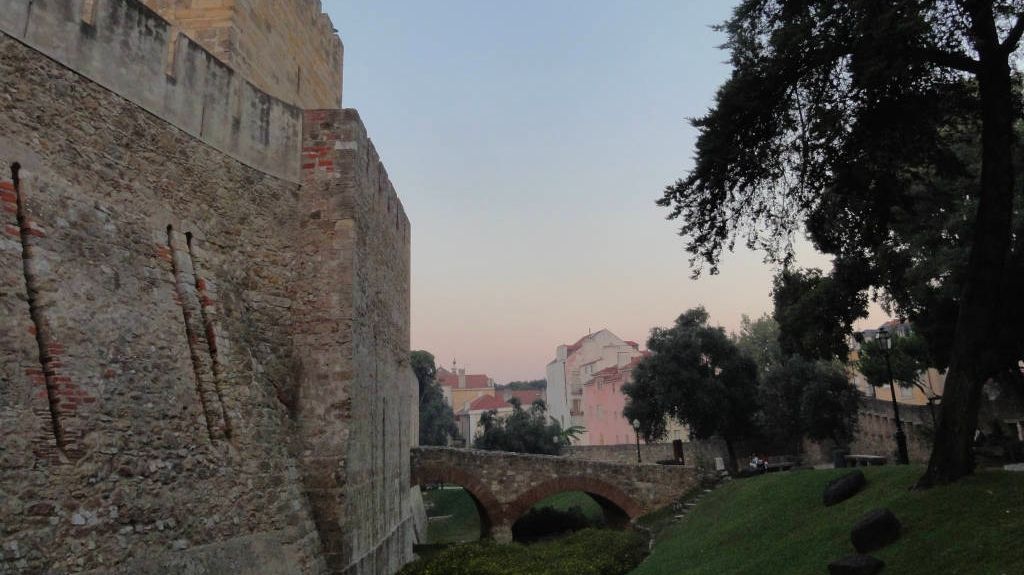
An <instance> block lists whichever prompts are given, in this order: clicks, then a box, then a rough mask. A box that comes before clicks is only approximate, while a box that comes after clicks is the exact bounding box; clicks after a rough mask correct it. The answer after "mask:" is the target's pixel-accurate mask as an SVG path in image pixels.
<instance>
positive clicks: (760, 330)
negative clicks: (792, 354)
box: [733, 314, 782, 378]
mask: <svg viewBox="0 0 1024 575" xmlns="http://www.w3.org/2000/svg"><path fill="white" fill-rule="evenodd" d="M733 341H734V342H736V347H737V348H739V350H740V353H742V354H743V355H746V356H747V357H749V358H751V359H753V360H754V361H755V362H757V371H758V373H759V374H760V375H761V377H762V378H763V377H764V376H765V374H767V373H768V372H770V371H771V370H772V368H773V367H775V366H778V365H779V364H780V363H781V362H782V348H781V346H780V345H779V322H777V321H775V318H773V317H772V316H770V315H768V314H764V315H762V316H761V317H759V318H757V319H756V320H751V319H750V316H748V315H747V314H743V316H742V318H741V319H740V331H739V333H737V334H735V335H734V336H733Z"/></svg>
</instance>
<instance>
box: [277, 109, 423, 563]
mask: <svg viewBox="0 0 1024 575" xmlns="http://www.w3.org/2000/svg"><path fill="white" fill-rule="evenodd" d="M304 133H305V138H304V142H303V162H304V163H303V172H304V179H303V186H302V191H301V203H302V205H303V206H305V209H307V210H308V212H307V213H306V214H304V216H303V217H304V225H303V228H304V230H303V235H302V237H303V239H302V240H300V242H301V243H303V244H304V245H306V246H307V247H306V249H305V250H304V251H305V254H304V257H303V261H302V262H301V267H302V272H301V276H302V278H303V287H302V290H303V294H304V296H303V297H304V298H305V299H306V300H307V301H308V302H311V305H308V307H309V310H310V312H309V314H308V315H307V316H306V317H307V318H308V321H309V325H308V326H307V327H305V328H304V329H302V330H300V333H299V335H298V336H297V340H296V343H297V345H298V347H299V350H300V353H301V354H302V356H303V358H304V359H303V363H304V365H307V366H309V368H307V369H305V370H304V371H303V374H302V378H303V382H302V388H303V390H304V391H303V393H302V395H301V397H300V398H299V404H300V410H302V411H303V412H305V413H308V414H312V415H313V416H312V417H306V418H304V421H303V425H304V426H305V430H304V433H303V436H304V437H305V438H306V445H305V448H304V451H303V454H304V462H305V464H306V467H307V468H309V469H311V470H313V471H312V473H313V474H314V475H315V476H316V477H315V480H314V483H315V485H316V491H315V494H314V501H315V502H319V503H315V504H314V508H315V509H316V510H317V511H318V513H320V515H318V517H317V521H318V523H319V524H321V525H324V526H327V525H337V523H336V522H335V516H334V515H335V514H341V516H342V517H345V518H358V522H356V523H355V524H354V526H358V528H350V529H345V528H343V527H344V526H343V527H342V528H339V529H331V528H326V529H321V532H322V533H327V534H328V535H327V539H326V540H325V549H326V550H327V558H328V564H329V565H332V566H333V568H335V569H338V570H341V569H347V572H349V573H353V574H376V573H390V572H393V571H395V570H397V568H398V567H400V566H401V565H402V564H403V563H405V562H407V561H408V560H410V559H411V549H412V537H413V531H412V529H413V526H412V520H411V511H410V505H411V503H410V501H409V490H408V483H407V482H406V483H403V481H406V480H407V479H408V477H409V448H410V447H411V446H412V445H413V444H414V443H415V441H416V435H415V434H416V429H417V427H416V426H414V423H415V422H414V421H413V416H412V410H413V406H414V405H416V400H415V393H416V392H415V390H416V389H417V384H416V380H415V376H413V374H412V370H411V368H410V367H409V324H408V317H409V282H408V277H409V263H410V260H409V258H410V252H409V249H410V244H409V238H410V228H409V220H408V218H406V216H405V213H404V211H403V208H402V205H401V202H400V201H399V200H398V196H397V194H396V193H395V190H394V188H393V187H392V186H391V183H390V181H389V180H388V177H387V173H386V172H385V171H384V167H383V165H382V164H381V162H380V159H379V158H378V157H377V153H376V151H375V150H374V148H373V145H372V143H371V142H370V140H369V138H368V137H367V135H366V130H365V128H364V127H363V125H362V123H361V122H360V120H359V116H358V114H356V112H355V111H354V110H314V111H309V112H307V113H306V122H305V129H304ZM339 255H342V256H343V257H341V258H339V257H338V256H339ZM339 300H340V301H343V302H344V305H342V306H338V305H337V304H336V303H332V302H337V301H339ZM332 310H333V311H332ZM339 348H340V349H344V350H345V353H344V354H343V357H341V358H339V357H337V356H336V354H334V353H331V351H332V350H334V349H339ZM332 381H344V382H345V385H344V386H343V387H337V386H334V385H323V382H332ZM332 406H339V407H340V409H341V410H342V411H343V412H344V413H345V414H346V415H347V416H348V417H346V418H344V419H338V418H337V417H336V415H335V413H336V412H335V411H334V409H333V408H332ZM325 464H327V465H325ZM325 471H329V473H325Z"/></svg>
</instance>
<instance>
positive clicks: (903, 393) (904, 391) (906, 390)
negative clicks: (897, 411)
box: [899, 385, 914, 399]
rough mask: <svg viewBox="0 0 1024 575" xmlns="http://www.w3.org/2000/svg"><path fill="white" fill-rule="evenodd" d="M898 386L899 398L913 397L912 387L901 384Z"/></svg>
mask: <svg viewBox="0 0 1024 575" xmlns="http://www.w3.org/2000/svg"><path fill="white" fill-rule="evenodd" d="M899 388H900V398H901V399H913V397H914V388H913V387H904V386H902V385H901V386H899Z"/></svg>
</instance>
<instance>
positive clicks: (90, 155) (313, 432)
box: [0, 0, 416, 575]
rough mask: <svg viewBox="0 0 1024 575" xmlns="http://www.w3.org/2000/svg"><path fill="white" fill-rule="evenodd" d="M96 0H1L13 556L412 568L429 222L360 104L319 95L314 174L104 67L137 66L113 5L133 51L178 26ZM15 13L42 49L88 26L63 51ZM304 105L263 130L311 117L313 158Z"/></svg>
mask: <svg viewBox="0 0 1024 575" xmlns="http://www.w3.org/2000/svg"><path fill="white" fill-rule="evenodd" d="M82 7H83V4H82V2H79V1H77V0H73V1H69V2H58V1H57V0H36V2H34V3H33V8H32V15H31V18H29V19H28V20H27V21H26V20H25V19H24V18H22V16H23V15H25V14H27V13H24V12H23V10H22V9H23V8H24V4H23V3H21V2H16V1H13V0H0V30H2V31H3V32H0V77H2V78H3V79H4V81H3V82H0V169H2V170H3V172H0V219H2V222H0V224H2V229H0V280H2V283H0V573H17V574H19V575H20V574H29V573H78V572H93V573H162V572H167V573H195V574H206V573H209V574H214V573H289V574H291V573H316V574H319V573H326V572H332V573H353V574H364V573H375V574H376V573H390V572H393V571H395V570H396V569H397V567H398V566H399V565H401V564H402V563H404V562H405V561H407V560H408V559H410V558H411V551H412V550H411V544H412V537H413V536H412V532H413V527H412V520H411V514H410V511H409V508H410V499H411V497H410V491H409V484H410V480H409V477H410V471H409V458H408V449H409V445H410V444H411V442H412V441H414V440H415V434H414V433H413V432H411V431H410V430H412V429H415V415H414V405H415V402H414V401H413V399H414V397H413V396H414V394H415V391H414V390H415V389H416V385H415V379H414V377H413V376H412V373H411V370H410V369H409V367H408V313H409V291H408V290H409V283H408V273H409V224H408V220H407V219H406V218H405V215H404V213H403V211H402V207H401V204H400V203H399V201H398V198H397V196H396V195H395V194H394V190H393V189H392V188H391V186H390V183H389V182H388V179H387V175H386V173H385V172H384V170H383V167H382V165H381V164H380V161H379V159H378V158H377V156H376V153H375V152H374V151H373V148H372V145H371V144H370V142H369V140H368V138H367V137H366V133H365V130H364V128H363V127H362V124H361V123H360V121H359V118H358V116H357V114H356V113H355V112H354V111H351V110H345V111H340V110H334V111H330V112H310V113H307V115H306V117H305V125H306V126H307V127H308V128H309V130H310V132H309V134H307V138H306V140H307V142H315V143H316V144H317V145H316V146H310V147H317V148H323V149H321V150H318V152H317V153H316V154H315V156H316V157H315V158H314V161H311V162H306V164H307V167H306V168H305V169H303V170H301V176H302V182H301V184H300V183H298V182H297V181H296V182H292V181H289V180H287V179H282V178H280V177H277V176H275V175H274V174H275V173H281V172H282V170H277V171H274V170H266V171H264V170H258V169H255V168H254V167H252V163H249V164H248V165H247V163H243V162H241V161H239V160H238V159H237V157H236V155H235V154H231V155H229V154H227V153H225V151H224V149H223V148H222V147H221V146H220V145H219V144H218V141H217V138H216V137H212V136H211V135H210V134H209V133H207V132H205V131H204V130H199V131H198V132H195V131H193V130H191V129H189V127H188V125H181V124H178V122H177V121H175V119H174V118H166V117H164V116H163V115H161V114H157V115H154V113H155V112H154V113H150V112H153V110H152V109H151V108H149V107H147V106H140V105H139V104H140V103H139V102H138V101H136V99H135V97H134V96H133V94H134V93H133V92H132V91H131V90H128V92H129V94H127V95H119V94H117V93H115V92H111V91H109V90H108V89H106V88H104V87H103V86H101V85H100V84H98V83H96V82H94V81H91V80H90V79H89V78H91V77H93V75H94V74H93V72H95V71H96V69H98V68H100V67H102V66H104V65H105V66H109V67H111V68H116V67H118V66H120V65H122V63H123V62H122V57H117V58H114V57H111V58H110V60H109V61H106V62H105V63H104V62H102V58H103V57H107V56H110V53H109V52H108V51H105V50H108V48H109V49H110V50H113V48H114V44H113V42H114V38H113V30H114V29H113V28H110V27H106V26H107V25H108V24H109V25H110V26H113V25H114V24H115V20H116V24H117V25H118V26H120V28H118V29H117V30H118V32H117V35H119V36H120V37H121V38H122V40H119V41H123V42H124V46H125V51H126V53H127V56H124V57H125V58H131V57H132V50H134V48H133V46H136V43H137V42H142V41H143V40H144V39H145V40H146V41H147V42H156V44H160V42H157V41H156V40H154V39H155V38H158V37H161V34H164V33H165V31H166V28H167V25H166V23H164V22H162V20H160V19H159V18H158V17H157V16H156V15H155V14H152V13H151V12H149V11H148V10H146V9H144V8H142V7H141V5H138V4H136V3H135V2H131V1H127V0H96V15H95V22H96V24H95V26H92V25H90V24H82V23H79V22H78V20H77V18H79V17H80V16H81V13H80V12H78V10H80V9H81V8H82ZM19 18H21V20H18V19H19ZM14 20H18V21H17V22H16V25H15V26H14V27H15V28H18V26H22V27H21V28H19V29H21V30H23V29H24V27H25V26H27V27H28V29H29V30H30V33H29V36H30V37H32V38H35V39H36V40H38V42H37V43H38V44H40V45H42V44H45V42H44V40H45V39H44V38H42V33H43V31H47V30H48V31H49V33H51V34H57V33H58V32H59V31H61V30H65V31H66V30H70V29H71V26H72V24H73V27H74V30H75V31H76V33H79V31H80V30H81V32H80V33H81V34H82V36H81V37H79V36H74V35H70V36H65V37H64V38H61V42H60V45H61V46H65V47H64V48H61V50H63V52H55V53H53V54H50V53H47V52H46V51H45V50H43V48H45V46H43V48H39V49H40V50H42V51H43V52H44V53H47V54H48V55H50V56H51V57H52V58H53V59H51V58H50V57H46V56H44V55H43V54H41V53H40V52H39V51H37V50H36V49H33V48H32V47H30V46H32V45H33V44H32V43H30V42H27V41H26V42H24V43H23V42H20V41H18V40H17V38H16V37H13V36H12V35H9V34H7V33H6V31H7V30H8V29H9V27H10V26H11V25H12V24H11V23H12V21H14ZM104 22H106V23H107V24H104ZM58 24H59V25H58ZM31 30H36V31H35V32H31ZM90 30H91V31H90ZM89 34H93V35H94V36H95V38H94V39H89ZM18 37H20V36H18ZM69 38H80V40H79V41H78V43H79V45H78V47H77V48H76V47H75V42H76V41H75V40H72V39H69ZM103 38H108V39H109V42H110V43H104V42H107V40H102V39H103ZM36 40H33V41H36ZM101 40H102V41H101ZM26 44H28V45H26ZM90 46H91V47H90ZM103 46H106V48H102V47H103ZM181 46H183V45H179V46H178V50H179V51H182V50H185V48H182V47H181ZM37 47H38V46H37ZM151 47H152V46H151ZM101 48H102V49H101ZM188 50H193V49H192V48H188ZM183 53H186V54H192V53H193V52H188V51H186V52H183ZM195 54H196V55H198V56H201V58H199V59H198V60H196V61H195V62H192V63H191V64H189V65H190V66H191V65H196V66H200V67H201V66H208V68H206V69H207V70H208V71H209V70H219V69H221V68H218V66H221V65H220V64H219V63H216V61H215V60H212V59H210V58H209V56H208V55H206V53H205V52H202V51H197V52H195ZM140 57H141V56H140ZM55 60H56V61H55ZM62 64H65V65H67V66H75V65H77V64H81V65H82V67H83V68H84V70H82V74H79V73H78V72H77V71H74V70H72V69H69V68H67V67H65V66H64V65H62ZM183 65H184V64H183ZM128 67H129V71H128V72H127V74H131V73H132V68H131V67H130V66H128ZM198 69H200V68H197V70H198ZM225 70H227V69H226V68H225ZM104 73H107V72H104ZM110 73H111V74H114V72H110ZM117 73H118V74H120V73H121V72H117ZM197 73H198V72H197ZM118 77H120V76H118ZM185 77H187V75H184V76H183V75H179V76H178V80H177V82H178V84H177V86H178V87H180V88H182V90H185V87H183V86H182V85H183V84H187V82H186V81H185V79H184V78H185ZM227 77H228V78H235V76H234V75H233V72H231V71H230V70H228V73H227ZM147 81H148V80H147V77H146V76H145V75H144V74H143V75H140V76H138V77H134V78H133V82H135V83H139V84H145V83H146V82H147ZM236 81H237V79H232V80H231V82H232V83H233V82H236ZM115 84H116V83H115ZM232 85H234V84H232ZM107 86H111V84H107ZM113 87H114V88H117V85H113ZM138 89H139V90H145V89H148V88H145V87H140V88H138ZM189 90H191V91H189ZM196 90H199V92H196ZM175 93H177V92H175ZM204 94H206V95H204ZM136 95H137V94H136ZM180 95H181V97H182V98H183V100H188V101H191V99H192V98H194V99H195V101H205V100H208V99H209V98H211V96H209V95H208V94H207V93H206V92H203V91H202V89H201V88H200V86H199V85H192V86H191V87H190V88H188V89H187V90H186V91H183V92H181V93H180ZM165 96H167V97H168V98H170V96H169V95H167V94H165ZM186 96H187V97H186ZM262 97H263V98H267V97H266V96H265V95H264V96H262ZM172 99H173V98H172ZM209 101H210V102H213V100H209ZM217 105H219V101H218V102H217ZM274 106H279V107H281V106H283V105H281V104H273V105H270V107H269V108H266V110H267V111H268V113H270V114H271V118H273V114H274V112H273V110H274V109H275V108H274ZM280 109H284V108H280ZM288 109H289V110H292V111H293V112H294V116H293V119H294V120H295V125H294V129H293V130H292V129H291V128H288V127H287V126H285V127H283V128H282V131H281V132H277V131H274V132H272V133H271V132H267V133H266V137H267V138H268V143H267V148H268V149H279V150H281V151H282V153H284V151H285V150H287V149H289V148H290V147H291V145H290V144H289V145H282V146H281V147H280V148H277V144H278V143H279V142H277V141H275V139H277V138H281V141H288V139H289V138H291V137H293V135H294V137H295V138H296V139H295V146H294V158H293V159H292V158H289V161H292V162H293V163H294V165H295V167H296V170H295V173H296V174H297V175H298V174H300V171H299V170H300V168H299V166H300V163H301V162H302V161H303V160H302V157H301V155H302V152H301V150H300V138H301V127H302V120H303V119H302V118H301V117H300V116H301V114H300V113H299V112H298V111H296V110H294V109H291V108H288ZM147 110H149V111H147ZM193 113H195V112H191V113H185V112H184V111H182V114H183V115H182V116H181V117H182V118H183V119H184V124H188V122H190V121H192V120H193V117H192V115H191V114H193ZM289 113H292V112H289ZM161 118H163V119H161ZM165 120H167V121H165ZM168 122H171V123H168ZM274 125H275V124H274V122H273V120H272V119H271V121H270V123H269V124H267V126H274ZM289 130H291V131H289ZM244 132H245V130H244V129H243V130H242V132H241V133H244ZM241 133H239V134H235V136H233V137H237V138H241V137H242V136H241ZM200 135H202V138H201V139H200V138H199V137H198V136H200ZM14 162H17V163H19V164H20V166H21V168H20V170H18V181H17V185H15V182H14V178H13V174H12V172H11V170H9V169H8V166H10V165H11V164H12V163H14ZM268 171H269V172H271V173H268ZM283 171H287V170H283ZM296 180H298V178H296Z"/></svg>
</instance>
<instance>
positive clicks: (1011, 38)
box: [999, 15, 1024, 54]
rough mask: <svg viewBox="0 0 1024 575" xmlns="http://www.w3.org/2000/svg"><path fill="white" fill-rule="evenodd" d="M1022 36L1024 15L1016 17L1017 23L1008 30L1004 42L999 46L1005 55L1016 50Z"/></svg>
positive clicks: (1023, 32) (1023, 33)
mask: <svg viewBox="0 0 1024 575" xmlns="http://www.w3.org/2000/svg"><path fill="white" fill-rule="evenodd" d="M1022 35H1024V15H1022V16H1018V17H1017V22H1016V23H1015V24H1014V25H1013V28H1011V29H1010V33H1009V34H1008V35H1007V36H1006V40H1003V43H1002V44H1000V45H999V47H1000V48H1002V49H1003V51H1004V52H1006V53H1007V54H1011V53H1013V51H1014V50H1016V49H1017V45H1018V44H1020V37H1021V36H1022Z"/></svg>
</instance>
